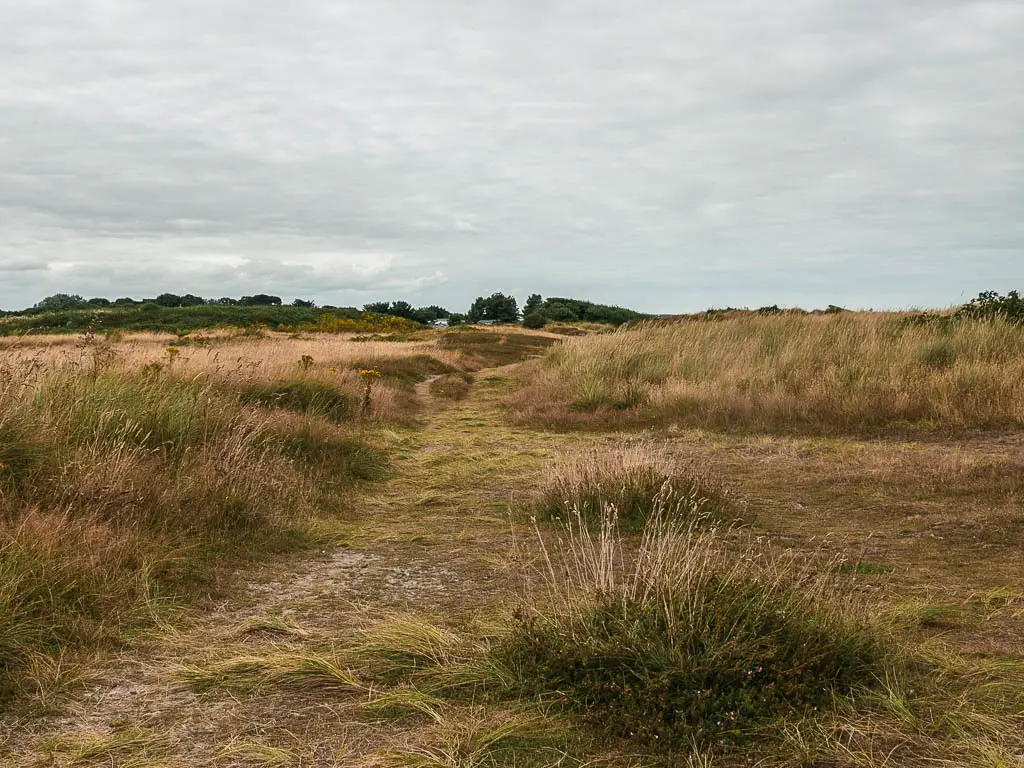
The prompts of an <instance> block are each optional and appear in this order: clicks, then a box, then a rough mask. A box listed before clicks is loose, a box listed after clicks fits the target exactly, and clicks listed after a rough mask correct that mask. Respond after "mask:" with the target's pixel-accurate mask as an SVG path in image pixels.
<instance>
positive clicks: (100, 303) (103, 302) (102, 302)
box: [85, 296, 110, 307]
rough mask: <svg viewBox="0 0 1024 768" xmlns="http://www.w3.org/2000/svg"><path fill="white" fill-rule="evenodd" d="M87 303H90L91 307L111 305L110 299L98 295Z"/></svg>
mask: <svg viewBox="0 0 1024 768" xmlns="http://www.w3.org/2000/svg"><path fill="white" fill-rule="evenodd" d="M85 303H86V304H88V305H89V306H90V307H109V306H110V299H104V298H101V297H99V296H97V297H96V298H93V299H89V300H88V301H87V302H85Z"/></svg>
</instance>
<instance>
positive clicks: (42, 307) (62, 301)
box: [28, 293, 85, 312]
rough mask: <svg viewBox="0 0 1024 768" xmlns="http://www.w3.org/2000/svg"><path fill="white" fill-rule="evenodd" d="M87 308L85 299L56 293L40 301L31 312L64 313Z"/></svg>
mask: <svg viewBox="0 0 1024 768" xmlns="http://www.w3.org/2000/svg"><path fill="white" fill-rule="evenodd" d="M84 306H85V299H83V298H82V297H81V296H79V295H78V294H77V293H76V294H68V293H55V294H53V295H52V296H47V297H46V298H44V299H41V300H40V301H38V302H37V303H36V304H35V306H33V307H32V309H31V310H28V311H30V312H63V311H65V310H68V309H80V308H81V307H84Z"/></svg>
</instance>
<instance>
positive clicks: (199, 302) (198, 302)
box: [178, 293, 206, 307]
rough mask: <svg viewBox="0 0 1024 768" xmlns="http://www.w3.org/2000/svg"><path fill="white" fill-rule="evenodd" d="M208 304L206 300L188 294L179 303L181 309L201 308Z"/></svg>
mask: <svg viewBox="0 0 1024 768" xmlns="http://www.w3.org/2000/svg"><path fill="white" fill-rule="evenodd" d="M204 304H206V299H204V298H203V297H202V296H196V295H195V294H194V293H186V294H185V295H184V296H182V297H181V301H180V302H179V303H178V306H179V307H201V306H203V305H204Z"/></svg>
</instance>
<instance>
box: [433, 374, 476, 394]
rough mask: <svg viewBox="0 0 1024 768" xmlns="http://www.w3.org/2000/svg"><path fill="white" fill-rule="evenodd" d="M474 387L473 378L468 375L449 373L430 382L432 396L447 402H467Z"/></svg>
mask: <svg viewBox="0 0 1024 768" xmlns="http://www.w3.org/2000/svg"><path fill="white" fill-rule="evenodd" d="M472 385H473V377H472V376H471V375H470V374H468V373H449V374H446V375H444V376H439V377H438V378H436V379H434V381H432V382H430V394H432V395H433V396H434V397H442V398H444V399H445V400H465V399H466V398H467V397H469V391H470V389H471V388H472Z"/></svg>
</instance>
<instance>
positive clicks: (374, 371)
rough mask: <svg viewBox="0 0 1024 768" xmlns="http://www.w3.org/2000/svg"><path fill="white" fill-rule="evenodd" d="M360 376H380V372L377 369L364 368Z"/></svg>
mask: <svg viewBox="0 0 1024 768" xmlns="http://www.w3.org/2000/svg"><path fill="white" fill-rule="evenodd" d="M359 375H360V376H380V371H378V370H377V369H376V368H363V369H361V370H360V371H359Z"/></svg>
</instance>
